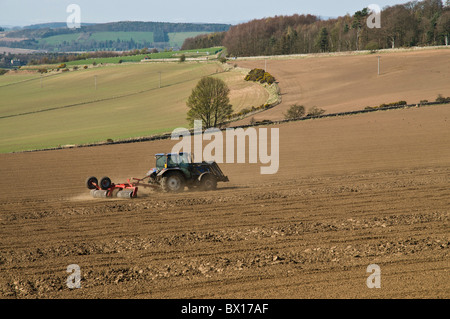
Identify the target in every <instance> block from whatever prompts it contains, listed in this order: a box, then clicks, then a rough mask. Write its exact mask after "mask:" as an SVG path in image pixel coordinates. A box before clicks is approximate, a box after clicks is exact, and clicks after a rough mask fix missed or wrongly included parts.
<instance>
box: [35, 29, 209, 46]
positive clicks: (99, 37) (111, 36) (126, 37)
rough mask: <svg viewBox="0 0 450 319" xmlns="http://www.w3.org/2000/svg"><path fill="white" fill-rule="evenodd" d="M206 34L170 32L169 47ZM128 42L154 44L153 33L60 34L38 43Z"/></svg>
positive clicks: (180, 44)
mask: <svg viewBox="0 0 450 319" xmlns="http://www.w3.org/2000/svg"><path fill="white" fill-rule="evenodd" d="M205 33H208V32H171V33H169V45H170V46H171V47H181V46H182V45H183V42H184V40H185V39H187V38H190V37H195V36H197V35H199V34H205ZM117 39H119V40H121V41H130V40H131V39H133V40H134V41H135V42H136V43H142V42H144V41H146V42H154V34H153V32H128V31H127V32H93V33H90V34H88V33H82V32H79V33H73V34H61V35H54V36H51V37H48V38H43V39H40V40H39V42H40V43H42V44H43V43H46V44H49V45H58V44H61V43H63V42H64V41H65V42H68V43H70V42H72V41H88V40H95V41H116V40H117Z"/></svg>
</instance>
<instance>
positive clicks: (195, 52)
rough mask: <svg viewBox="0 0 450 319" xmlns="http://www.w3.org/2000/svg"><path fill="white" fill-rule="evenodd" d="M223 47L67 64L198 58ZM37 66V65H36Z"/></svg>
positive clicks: (212, 53) (79, 61) (96, 59)
mask: <svg viewBox="0 0 450 319" xmlns="http://www.w3.org/2000/svg"><path fill="white" fill-rule="evenodd" d="M222 49H223V48H222V47H217V48H208V49H199V50H185V51H167V52H159V53H152V54H139V55H133V56H123V57H112V58H95V59H87V60H77V61H71V62H67V63H66V65H68V66H74V65H78V66H79V65H89V64H92V63H93V62H94V61H95V62H96V63H119V61H120V60H122V62H140V61H142V60H143V59H145V58H149V59H179V58H180V55H181V54H184V55H186V57H189V58H197V57H205V56H208V55H209V56H213V55H215V54H216V53H217V52H218V51H219V50H222ZM34 68H36V67H34Z"/></svg>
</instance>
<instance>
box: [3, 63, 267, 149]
mask: <svg viewBox="0 0 450 319" xmlns="http://www.w3.org/2000/svg"><path fill="white" fill-rule="evenodd" d="M221 71H222V67H221V66H220V65H219V64H218V63H215V62H211V63H183V64H180V63H149V64H126V65H110V66H101V67H95V68H92V67H90V68H88V69H87V70H84V69H80V70H78V71H70V72H64V73H61V72H59V73H50V74H49V75H46V76H43V77H42V79H41V78H40V75H38V74H28V73H24V74H16V75H14V72H12V73H11V74H8V75H5V76H2V77H1V78H0V95H1V96H2V100H1V101H0V136H1V137H0V152H1V153H5V152H13V151H21V150H30V149H41V148H49V147H58V146H59V145H67V144H84V143H92V142H101V141H106V140H108V139H113V140H116V139H126V138H132V137H139V136H150V135H153V134H158V133H163V132H165V133H166V132H167V133H168V132H171V131H172V130H173V129H174V128H177V127H186V126H187V122H186V112H187V108H186V100H187V98H188V97H189V95H190V93H191V90H192V89H193V88H194V86H195V85H196V84H197V82H198V80H199V79H200V78H201V77H203V76H207V75H213V76H216V74H217V76H220V77H221V78H223V79H225V80H226V81H227V83H229V86H230V89H231V92H232V94H231V103H232V104H233V106H234V110H235V111H238V110H241V109H243V108H246V107H251V106H252V105H256V106H257V105H260V104H264V103H265V102H266V100H267V98H268V95H267V92H266V91H265V89H264V88H262V87H261V86H260V85H258V84H254V83H249V82H245V81H244V80H243V76H242V74H241V73H239V72H231V73H221ZM159 72H161V89H160V88H159V85H160V82H159ZM241 93H242V94H241ZM250 103H251V104H250Z"/></svg>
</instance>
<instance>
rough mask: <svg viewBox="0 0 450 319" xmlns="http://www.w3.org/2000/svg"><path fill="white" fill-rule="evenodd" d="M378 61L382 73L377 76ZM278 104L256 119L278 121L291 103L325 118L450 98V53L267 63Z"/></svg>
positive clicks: (258, 64) (255, 64)
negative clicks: (318, 110) (317, 111)
mask: <svg viewBox="0 0 450 319" xmlns="http://www.w3.org/2000/svg"><path fill="white" fill-rule="evenodd" d="M378 56H380V57H381V74H380V75H378V58H377V57H378ZM233 64H237V65H238V66H239V67H243V68H247V69H252V68H261V69H263V68H264V67H265V62H264V60H256V61H255V60H248V61H240V60H237V61H233ZM267 71H268V72H269V73H271V74H272V75H273V76H275V78H276V80H277V82H279V86H280V88H281V94H282V104H281V105H279V106H277V107H276V108H274V109H271V110H269V111H267V112H264V113H260V114H256V115H255V116H254V118H255V120H264V119H267V120H280V119H283V118H284V116H283V114H284V113H285V112H286V110H287V109H288V108H289V107H290V106H291V105H293V104H295V103H297V104H300V105H304V106H305V107H306V109H309V108H311V107H313V106H317V107H319V108H323V109H324V110H326V112H327V113H337V112H346V111H357V110H362V109H364V107H366V106H372V107H373V106H379V105H380V104H383V103H392V102H398V101H401V100H404V101H406V102H408V103H409V104H416V103H419V102H420V101H422V100H428V101H430V102H433V101H435V99H436V97H437V96H438V94H442V95H444V96H450V86H449V85H448V83H450V49H445V48H443V49H428V50H418V51H399V52H394V53H379V54H368V55H344V56H317V57H316V56H313V55H311V57H308V58H298V59H275V60H270V59H269V60H267Z"/></svg>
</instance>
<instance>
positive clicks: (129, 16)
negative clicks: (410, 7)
mask: <svg viewBox="0 0 450 319" xmlns="http://www.w3.org/2000/svg"><path fill="white" fill-rule="evenodd" d="M408 1H409V0H365V1H364V0H363V1H361V0H308V1H306V0H222V1H214V0H213V1H209V0H166V1H163V0H158V1H153V0H151V1H145V0H126V1H123V0H0V25H2V26H25V25H31V24H38V23H47V22H66V21H67V18H68V17H69V16H70V15H71V12H69V13H68V12H67V7H68V6H69V5H70V4H76V5H78V6H79V8H80V17H81V22H82V23H105V22H116V21H157V22H194V23H200V22H203V23H229V24H237V23H242V22H246V21H250V20H252V19H261V18H264V17H273V16H275V15H292V14H295V13H297V14H314V15H317V16H321V17H337V16H343V15H346V14H347V13H349V14H353V13H355V12H356V11H358V10H361V9H363V8H365V7H368V6H369V5H371V4H377V5H378V6H379V7H380V8H383V7H385V6H392V5H396V4H401V3H406V2H408Z"/></svg>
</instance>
